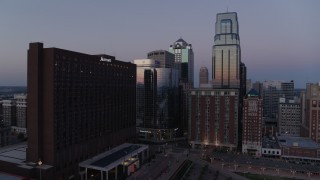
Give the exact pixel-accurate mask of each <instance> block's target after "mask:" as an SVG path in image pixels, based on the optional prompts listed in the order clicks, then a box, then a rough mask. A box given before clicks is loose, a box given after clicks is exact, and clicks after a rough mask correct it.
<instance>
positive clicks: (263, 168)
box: [261, 167, 266, 175]
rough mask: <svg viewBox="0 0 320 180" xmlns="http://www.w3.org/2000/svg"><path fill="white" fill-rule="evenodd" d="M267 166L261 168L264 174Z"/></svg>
mask: <svg viewBox="0 0 320 180" xmlns="http://www.w3.org/2000/svg"><path fill="white" fill-rule="evenodd" d="M265 169H266V168H265V167H262V168H261V170H262V175H264V170H265Z"/></svg>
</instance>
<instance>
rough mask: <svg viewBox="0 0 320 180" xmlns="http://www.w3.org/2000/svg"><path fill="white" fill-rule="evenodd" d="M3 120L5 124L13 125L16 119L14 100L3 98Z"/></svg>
mask: <svg viewBox="0 0 320 180" xmlns="http://www.w3.org/2000/svg"><path fill="white" fill-rule="evenodd" d="M2 112H3V122H4V125H5V126H15V125H16V123H17V121H16V101H15V100H14V99H11V100H3V101H2Z"/></svg>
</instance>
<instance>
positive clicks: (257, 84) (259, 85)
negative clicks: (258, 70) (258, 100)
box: [252, 81, 263, 96]
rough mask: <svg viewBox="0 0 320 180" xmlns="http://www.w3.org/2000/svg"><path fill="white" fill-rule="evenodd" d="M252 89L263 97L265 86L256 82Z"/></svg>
mask: <svg viewBox="0 0 320 180" xmlns="http://www.w3.org/2000/svg"><path fill="white" fill-rule="evenodd" d="M252 88H253V89H255V90H256V91H257V92H258V93H259V94H260V95H261V96H262V95H263V84H262V83H261V82H259V81H256V82H254V83H253V84H252Z"/></svg>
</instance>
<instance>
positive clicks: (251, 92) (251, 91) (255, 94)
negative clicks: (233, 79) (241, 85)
mask: <svg viewBox="0 0 320 180" xmlns="http://www.w3.org/2000/svg"><path fill="white" fill-rule="evenodd" d="M259 96H260V95H259V93H258V92H257V91H256V90H255V89H253V88H252V89H250V91H249V92H248V93H247V95H246V97H259Z"/></svg>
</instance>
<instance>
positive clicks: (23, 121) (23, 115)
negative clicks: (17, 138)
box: [12, 94, 27, 134]
mask: <svg viewBox="0 0 320 180" xmlns="http://www.w3.org/2000/svg"><path fill="white" fill-rule="evenodd" d="M14 99H15V101H16V118H17V119H16V122H17V124H16V126H13V127H12V130H13V131H14V132H17V133H20V132H21V133H24V134H26V133H27V95H26V94H15V95H14Z"/></svg>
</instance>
